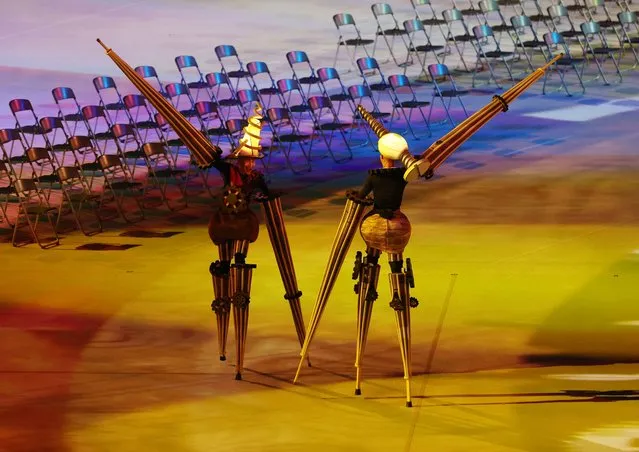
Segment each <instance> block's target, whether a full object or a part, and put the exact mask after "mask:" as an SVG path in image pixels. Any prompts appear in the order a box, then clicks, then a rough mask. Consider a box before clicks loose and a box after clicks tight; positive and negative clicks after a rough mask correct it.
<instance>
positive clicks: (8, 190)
mask: <svg viewBox="0 0 639 452" xmlns="http://www.w3.org/2000/svg"><path fill="white" fill-rule="evenodd" d="M15 192H16V190H15V188H13V187H12V186H8V187H0V195H11V194H13V193H15Z"/></svg>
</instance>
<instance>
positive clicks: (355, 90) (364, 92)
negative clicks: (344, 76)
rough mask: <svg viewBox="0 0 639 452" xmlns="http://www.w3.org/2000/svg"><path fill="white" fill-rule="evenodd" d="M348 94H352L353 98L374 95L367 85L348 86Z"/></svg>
mask: <svg viewBox="0 0 639 452" xmlns="http://www.w3.org/2000/svg"><path fill="white" fill-rule="evenodd" d="M348 94H350V96H351V97H352V98H353V99H359V98H362V97H370V98H372V97H373V93H372V92H371V90H370V88H369V87H368V86H366V85H351V86H349V87H348Z"/></svg>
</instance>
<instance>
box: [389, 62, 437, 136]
mask: <svg viewBox="0 0 639 452" xmlns="http://www.w3.org/2000/svg"><path fill="white" fill-rule="evenodd" d="M388 84H389V85H390V87H391V91H390V92H391V98H392V100H393V111H392V112H391V119H390V124H389V126H390V127H392V125H393V118H394V117H395V113H396V112H397V111H400V112H401V114H402V116H403V117H404V119H405V120H406V130H405V131H404V132H402V135H404V134H406V133H407V132H410V133H411V135H413V137H414V138H415V139H419V138H421V137H422V136H423V135H420V136H417V134H416V133H415V130H414V129H413V126H412V124H411V120H412V118H413V110H417V111H418V112H419V114H420V115H421V117H422V120H423V121H424V124H426V128H427V129H428V136H429V137H430V136H432V131H431V130H430V124H429V122H428V119H426V116H424V111H423V110H422V109H423V108H424V107H428V106H429V105H430V102H428V101H425V100H418V99H417V95H416V94H415V91H414V90H413V87H412V86H411V84H410V81H409V80H408V77H406V76H405V75H403V74H395V75H391V76H390V77H388ZM400 90H401V91H408V93H409V94H410V99H408V100H401V98H400ZM406 110H408V111H409V113H408V115H406Z"/></svg>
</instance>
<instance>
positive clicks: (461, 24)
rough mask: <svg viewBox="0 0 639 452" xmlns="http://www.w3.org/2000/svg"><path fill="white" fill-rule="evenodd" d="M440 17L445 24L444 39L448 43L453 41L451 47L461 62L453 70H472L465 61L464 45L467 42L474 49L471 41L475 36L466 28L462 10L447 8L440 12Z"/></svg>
mask: <svg viewBox="0 0 639 452" xmlns="http://www.w3.org/2000/svg"><path fill="white" fill-rule="evenodd" d="M442 17H443V18H444V21H445V25H446V41H447V42H448V43H451V42H452V43H453V47H455V50H456V51H457V55H458V56H459V60H460V61H461V64H462V67H461V68H454V70H456V71H464V72H473V69H471V68H470V65H469V64H467V63H466V60H465V58H464V52H465V51H466V45H467V44H468V43H470V44H471V46H472V47H473V49H475V45H474V44H473V41H475V39H476V38H475V36H474V35H473V34H471V33H470V31H469V30H468V26H467V25H466V22H465V21H464V16H463V14H462V12H461V11H460V10H458V9H447V10H445V11H443V12H442ZM475 53H476V49H475Z"/></svg>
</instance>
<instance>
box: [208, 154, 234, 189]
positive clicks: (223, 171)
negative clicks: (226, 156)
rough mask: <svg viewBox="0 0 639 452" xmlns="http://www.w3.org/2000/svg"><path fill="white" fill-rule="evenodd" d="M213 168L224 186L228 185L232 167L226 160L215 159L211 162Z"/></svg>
mask: <svg viewBox="0 0 639 452" xmlns="http://www.w3.org/2000/svg"><path fill="white" fill-rule="evenodd" d="M212 166H213V168H215V169H216V170H218V171H219V172H220V175H221V176H222V178H223V179H224V185H228V183H229V181H230V179H231V167H232V165H231V164H230V163H229V162H227V161H226V160H222V159H217V160H215V161H214V162H213V165H212Z"/></svg>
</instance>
